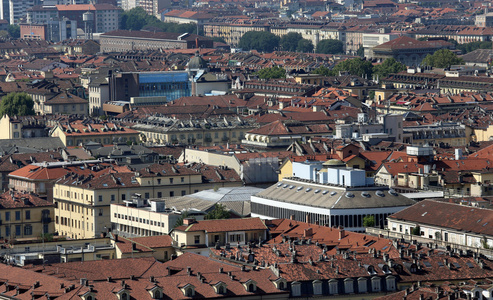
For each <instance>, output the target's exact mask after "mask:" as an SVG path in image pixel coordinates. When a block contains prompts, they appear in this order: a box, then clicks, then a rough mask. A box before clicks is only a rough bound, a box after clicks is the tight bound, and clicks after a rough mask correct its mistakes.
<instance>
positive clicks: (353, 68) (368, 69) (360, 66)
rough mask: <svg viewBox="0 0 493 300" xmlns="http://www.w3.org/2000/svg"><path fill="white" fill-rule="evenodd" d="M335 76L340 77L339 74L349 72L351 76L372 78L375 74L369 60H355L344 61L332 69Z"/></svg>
mask: <svg viewBox="0 0 493 300" xmlns="http://www.w3.org/2000/svg"><path fill="white" fill-rule="evenodd" d="M332 71H333V74H334V75H338V74H339V72H344V71H346V72H349V73H350V74H351V75H356V76H362V77H365V76H366V77H368V78H371V76H372V74H373V64H372V63H371V62H369V61H367V60H363V59H361V58H353V59H348V60H345V61H342V62H340V63H338V64H337V65H335V67H334V69H332Z"/></svg>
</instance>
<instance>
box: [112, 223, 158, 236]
mask: <svg viewBox="0 0 493 300" xmlns="http://www.w3.org/2000/svg"><path fill="white" fill-rule="evenodd" d="M112 228H113V231H118V232H121V233H130V234H135V235H138V236H153V235H163V234H166V233H167V232H165V231H164V230H161V231H159V232H158V231H153V230H149V229H144V228H140V227H134V226H128V225H123V224H112Z"/></svg>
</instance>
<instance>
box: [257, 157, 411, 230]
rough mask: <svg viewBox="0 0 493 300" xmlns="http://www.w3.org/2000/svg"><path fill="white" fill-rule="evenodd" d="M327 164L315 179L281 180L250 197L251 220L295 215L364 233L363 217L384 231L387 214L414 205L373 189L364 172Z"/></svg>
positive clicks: (333, 162) (392, 193)
mask: <svg viewBox="0 0 493 300" xmlns="http://www.w3.org/2000/svg"><path fill="white" fill-rule="evenodd" d="M329 162H330V163H327V164H325V168H324V169H323V170H321V171H314V173H315V174H314V177H315V180H310V179H304V178H298V177H293V178H287V179H283V180H282V181H280V182H278V183H277V184H275V185H273V186H271V187H269V188H267V189H266V190H264V191H262V192H260V193H258V194H256V195H254V196H252V198H251V209H252V217H260V218H263V219H280V218H291V217H292V216H294V219H295V220H298V221H305V220H307V221H309V222H310V223H316V224H320V225H328V226H344V228H346V229H348V230H352V231H364V230H365V227H364V226H363V219H364V217H365V216H368V215H370V216H373V217H374V220H375V226H378V227H381V228H383V227H385V225H386V218H387V217H388V216H389V215H391V214H393V213H395V212H398V211H400V210H402V209H404V208H406V207H408V206H410V205H413V204H414V203H415V201H413V200H411V199H408V198H406V197H404V196H402V195H400V194H398V193H396V192H395V191H393V190H391V189H388V188H386V187H381V186H374V185H373V178H367V177H366V176H365V171H363V170H358V169H351V168H346V167H345V166H344V164H343V163H342V162H340V161H337V160H332V161H329ZM295 167H296V166H295V165H293V173H295V174H296V172H297V170H296V169H295ZM300 173H301V172H300Z"/></svg>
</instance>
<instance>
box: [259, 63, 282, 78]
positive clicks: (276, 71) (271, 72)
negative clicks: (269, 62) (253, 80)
mask: <svg viewBox="0 0 493 300" xmlns="http://www.w3.org/2000/svg"><path fill="white" fill-rule="evenodd" d="M256 74H257V76H258V77H259V78H260V79H272V78H286V70H284V69H283V68H281V67H278V66H275V67H272V68H265V69H262V70H260V71H258V72H257V73H256Z"/></svg>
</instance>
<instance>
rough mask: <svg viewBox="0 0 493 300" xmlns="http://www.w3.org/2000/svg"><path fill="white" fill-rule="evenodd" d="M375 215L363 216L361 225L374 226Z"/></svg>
mask: <svg viewBox="0 0 493 300" xmlns="http://www.w3.org/2000/svg"><path fill="white" fill-rule="evenodd" d="M374 226H375V217H374V216H373V215H366V216H364V217H363V227H374Z"/></svg>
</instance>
